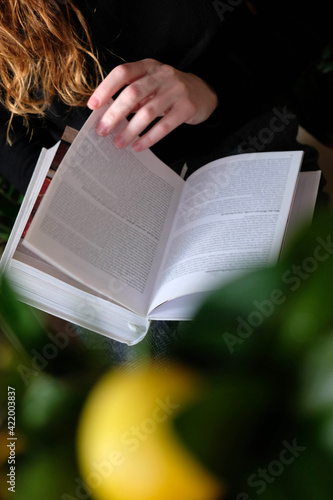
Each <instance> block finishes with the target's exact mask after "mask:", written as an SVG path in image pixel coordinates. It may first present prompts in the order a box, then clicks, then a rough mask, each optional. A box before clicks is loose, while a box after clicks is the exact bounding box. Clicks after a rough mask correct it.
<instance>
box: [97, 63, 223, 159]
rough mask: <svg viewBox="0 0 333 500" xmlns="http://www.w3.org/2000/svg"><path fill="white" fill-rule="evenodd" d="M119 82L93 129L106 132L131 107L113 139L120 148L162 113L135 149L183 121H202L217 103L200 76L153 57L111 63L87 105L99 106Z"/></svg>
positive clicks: (110, 129)
mask: <svg viewBox="0 0 333 500" xmlns="http://www.w3.org/2000/svg"><path fill="white" fill-rule="evenodd" d="M123 87H125V88H124V89H123V90H122V91H121V93H120V94H119V95H118V97H117V98H116V99H115V100H114V101H113V103H112V104H111V106H110V107H109V108H108V109H107V111H106V112H105V113H104V115H103V116H102V118H101V120H100V122H99V124H98V125H97V129H96V131H97V133H98V134H99V135H102V136H104V135H107V134H108V133H110V132H111V131H112V130H113V129H114V128H115V127H116V125H117V124H118V123H119V122H120V121H121V120H123V119H124V118H126V117H127V116H129V115H130V114H132V113H135V114H134V116H133V118H132V119H131V120H130V121H128V122H127V124H126V126H125V127H124V128H123V129H122V130H121V131H120V132H119V133H118V135H117V136H116V138H115V141H114V142H115V145H116V146H117V147H119V148H123V147H125V146H127V145H128V144H130V143H131V142H132V141H133V140H134V139H135V138H136V137H137V136H138V135H139V134H140V133H141V132H143V131H144V130H145V129H146V127H148V125H150V124H151V123H152V122H153V121H154V120H155V119H156V118H158V117H161V119H160V120H158V121H157V123H155V125H154V126H153V127H152V128H151V129H150V130H149V131H148V132H146V133H145V134H144V135H143V136H142V137H140V138H139V139H137V140H136V141H135V142H134V143H133V145H132V147H133V149H134V150H135V151H142V150H144V149H146V148H149V147H150V146H152V145H153V144H155V143H156V142H158V141H159V140H160V139H162V137H164V136H166V135H167V134H168V133H169V132H171V131H172V130H173V129H175V128H176V127H178V126H179V125H181V124H182V123H188V124H191V125H195V124H198V123H201V122H203V121H205V120H206V119H207V118H208V117H209V116H210V115H211V114H212V113H213V111H214V110H215V108H216V107H217V104H218V100H217V96H216V94H215V92H214V90H212V89H211V87H210V86H209V85H207V83H205V82H204V81H203V80H201V78H199V77H197V76H195V75H193V74H192V73H184V72H182V71H178V70H176V69H174V68H173V67H171V66H168V65H166V64H162V63H160V62H158V61H155V60H154V59H144V60H142V61H138V62H134V63H126V64H121V65H120V66H117V67H116V68H115V69H113V70H112V71H111V73H109V75H108V76H107V77H106V78H105V80H103V82H102V83H101V84H100V85H99V86H98V87H97V89H96V90H95V92H94V93H93V94H92V96H91V97H90V99H89V101H88V107H89V108H90V109H98V108H100V107H101V106H103V105H104V104H106V103H107V101H108V100H109V99H110V98H111V97H113V96H114V95H115V94H116V93H117V92H118V91H119V90H121V89H122V88H123Z"/></svg>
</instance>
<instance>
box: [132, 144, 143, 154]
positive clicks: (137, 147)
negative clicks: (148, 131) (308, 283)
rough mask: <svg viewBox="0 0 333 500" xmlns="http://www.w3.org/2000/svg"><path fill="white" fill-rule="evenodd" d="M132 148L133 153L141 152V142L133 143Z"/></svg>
mask: <svg viewBox="0 0 333 500" xmlns="http://www.w3.org/2000/svg"><path fill="white" fill-rule="evenodd" d="M132 148H133V149H134V151H136V152H137V153H139V152H140V151H142V150H143V147H142V144H141V142H135V143H134V144H133V146H132Z"/></svg>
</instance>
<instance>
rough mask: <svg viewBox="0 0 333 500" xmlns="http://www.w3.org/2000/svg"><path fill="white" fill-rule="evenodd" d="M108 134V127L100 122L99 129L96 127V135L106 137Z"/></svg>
mask: <svg viewBox="0 0 333 500" xmlns="http://www.w3.org/2000/svg"><path fill="white" fill-rule="evenodd" d="M108 132H109V129H108V127H107V126H106V125H105V124H104V123H102V122H99V123H98V125H97V127H96V133H97V134H98V135H101V136H105V135H107V134H108Z"/></svg>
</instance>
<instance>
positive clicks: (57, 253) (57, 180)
mask: <svg viewBox="0 0 333 500" xmlns="http://www.w3.org/2000/svg"><path fill="white" fill-rule="evenodd" d="M104 111H105V109H101V110H98V111H95V112H94V113H92V115H91V116H90V117H89V119H88V120H87V122H86V124H85V125H84V127H83V129H82V130H81V131H80V133H79V134H78V136H77V137H76V139H75V140H74V142H73V144H72V146H71V148H70V149H69V151H68V152H67V154H66V156H65V158H64V160H63V162H62V164H61V166H60V167H59V169H58V171H57V173H56V175H55V176H54V179H53V180H52V184H51V186H50V187H49V189H48V191H47V193H46V195H45V196H44V198H43V201H42V203H41V206H40V208H39V210H38V211H37V213H36V215H35V217H34V219H33V221H32V223H31V226H30V228H29V230H28V232H27V235H26V237H25V239H24V243H23V244H24V245H25V246H27V248H29V249H30V250H31V251H33V252H34V253H36V254H37V255H40V256H41V257H42V258H44V259H45V260H47V261H48V262H50V263H51V264H53V265H55V266H56V267H58V268H59V269H60V270H62V271H63V272H65V273H66V274H68V275H69V276H71V277H73V278H74V279H77V280H78V281H80V282H82V283H84V284H86V285H87V286H89V287H91V288H93V289H95V290H97V291H98V292H99V293H101V294H103V295H106V296H107V297H110V298H111V299H112V300H115V301H116V302H117V303H119V304H122V305H124V306H126V307H128V308H130V309H131V310H133V311H134V312H136V313H137V314H140V315H146V313H147V310H148V303H149V298H150V296H151V292H152V289H153V287H154V283H155V279H156V276H157V274H158V270H159V266H160V262H161V259H162V254H163V251H164V248H165V246H166V242H167V238H168V234H169V231H170V228H171V225H172V221H173V218H174V215H175V212H176V208H177V205H178V202H179V199H180V194H181V191H182V188H183V185H184V181H183V180H182V179H181V178H180V177H179V176H178V175H177V174H176V173H175V172H173V171H172V170H171V169H170V168H169V167H167V166H166V165H165V164H164V163H162V162H161V161H160V160H159V159H158V158H157V157H155V156H154V155H153V153H151V152H150V151H143V152H142V153H135V152H133V151H132V150H131V149H130V147H128V148H126V149H125V150H118V149H117V148H116V147H115V146H114V145H113V137H114V135H115V134H116V132H115V133H114V134H113V135H112V134H111V135H109V136H107V137H99V136H97V134H96V132H95V126H96V123H97V121H98V120H99V117H100V116H101V115H102V114H103V113H104Z"/></svg>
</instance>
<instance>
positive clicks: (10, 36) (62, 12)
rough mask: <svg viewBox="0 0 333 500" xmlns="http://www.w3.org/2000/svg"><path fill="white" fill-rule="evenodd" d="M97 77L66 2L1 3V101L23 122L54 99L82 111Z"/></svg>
mask: <svg viewBox="0 0 333 500" xmlns="http://www.w3.org/2000/svg"><path fill="white" fill-rule="evenodd" d="M101 77H102V70H101V67H100V65H99V63H98V59H97V56H96V54H95V53H94V49H93V44H92V41H91V38H90V35H89V30H88V27H87V24H86V22H85V19H84V17H83V15H82V13H81V12H80V10H79V9H78V8H77V7H76V6H75V5H74V4H73V2H72V1H71V0H59V2H57V0H4V1H3V2H1V10H0V102H1V104H2V105H3V106H4V107H5V108H6V109H7V110H8V111H9V112H10V113H11V116H12V117H13V116H14V115H21V116H23V117H25V118H26V119H27V117H28V115H29V114H40V115H42V114H43V113H44V111H45V109H46V108H47V107H48V106H49V105H50V103H51V102H52V100H53V98H54V97H55V95H58V96H59V97H60V99H61V100H62V101H63V102H64V103H66V104H68V105H70V106H84V105H85V104H86V102H87V99H88V98H89V96H90V95H91V93H92V92H93V90H94V89H95V88H96V85H97V84H98V83H99V81H100V78H101Z"/></svg>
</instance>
